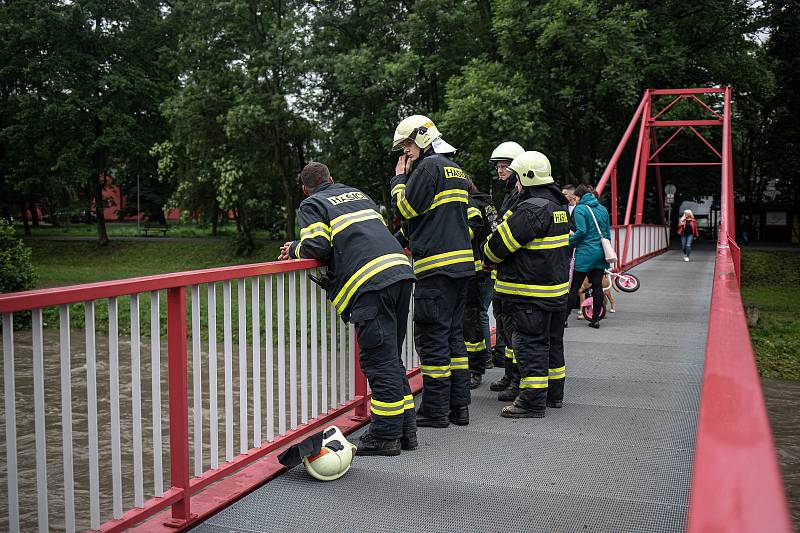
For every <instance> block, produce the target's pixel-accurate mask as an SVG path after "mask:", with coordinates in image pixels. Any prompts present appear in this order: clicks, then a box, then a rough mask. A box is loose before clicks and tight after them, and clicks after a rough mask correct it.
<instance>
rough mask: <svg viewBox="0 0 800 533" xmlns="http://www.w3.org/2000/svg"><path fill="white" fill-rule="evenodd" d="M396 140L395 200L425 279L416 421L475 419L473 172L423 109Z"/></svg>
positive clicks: (418, 297) (418, 321) (419, 299)
mask: <svg viewBox="0 0 800 533" xmlns="http://www.w3.org/2000/svg"><path fill="white" fill-rule="evenodd" d="M392 148H393V149H395V150H399V149H402V150H403V155H402V156H400V158H399V160H398V162H397V167H396V168H395V172H396V175H395V176H394V177H393V178H392V179H391V196H392V203H393V206H394V208H395V209H396V210H397V213H398V215H399V216H400V218H401V219H402V220H404V221H405V224H404V226H405V233H406V235H405V236H406V238H407V239H408V243H409V248H410V249H411V253H412V255H413V259H414V274H416V276H417V279H418V282H417V287H416V289H415V291H414V343H415V346H416V349H417V353H418V354H419V357H420V363H421V364H420V370H421V372H422V383H423V393H422V405H421V406H420V408H419V411H418V412H417V425H418V426H422V427H435V428H444V427H447V426H448V425H449V424H450V422H452V423H453V424H457V425H467V424H469V407H468V406H469V403H470V390H469V381H470V374H469V361H468V358H467V353H466V348H465V346H464V334H463V321H464V304H465V297H466V289H467V281H468V279H469V278H470V277H472V276H474V275H475V262H474V257H473V255H472V246H471V243H470V239H469V230H468V227H467V202H468V192H467V180H466V176H465V175H464V172H463V171H462V170H461V168H459V167H458V165H456V164H455V163H454V162H453V161H452V160H451V159H449V158H448V157H446V156H445V155H443V154H452V153H453V152H455V148H453V147H452V146H450V145H449V144H447V143H446V142H445V141H444V140H443V139H442V138H441V134H440V133H439V130H438V129H436V126H435V125H434V124H433V122H432V121H431V120H430V119H429V118H427V117H425V116H422V115H414V116H411V117H408V118H406V119H404V120H403V121H402V122H400V124H399V125H398V126H397V129H396V130H395V133H394V141H393V143H392Z"/></svg>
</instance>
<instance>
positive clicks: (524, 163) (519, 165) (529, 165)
mask: <svg viewBox="0 0 800 533" xmlns="http://www.w3.org/2000/svg"><path fill="white" fill-rule="evenodd" d="M508 168H510V169H511V170H513V171H514V172H516V173H517V176H518V177H519V181H520V183H522V186H523V187H534V186H536V185H546V184H548V183H553V176H552V174H551V172H550V160H549V159H547V156H546V155H544V154H543V153H541V152H534V151H530V152H523V153H521V154H520V155H518V156H517V157H515V158H514V160H513V161H511V164H510V165H508Z"/></svg>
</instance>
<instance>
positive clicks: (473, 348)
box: [464, 339, 486, 352]
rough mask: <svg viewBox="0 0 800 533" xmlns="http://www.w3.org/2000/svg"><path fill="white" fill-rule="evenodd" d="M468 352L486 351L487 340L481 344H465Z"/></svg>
mask: <svg viewBox="0 0 800 533" xmlns="http://www.w3.org/2000/svg"><path fill="white" fill-rule="evenodd" d="M464 344H465V345H466V346H467V351H468V352H480V351H481V350H485V349H486V339H484V340H482V341H481V342H464Z"/></svg>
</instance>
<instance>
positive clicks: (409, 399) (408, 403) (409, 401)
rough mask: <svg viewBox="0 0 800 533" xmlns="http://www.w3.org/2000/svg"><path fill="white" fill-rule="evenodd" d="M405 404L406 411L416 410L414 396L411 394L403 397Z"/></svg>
mask: <svg viewBox="0 0 800 533" xmlns="http://www.w3.org/2000/svg"><path fill="white" fill-rule="evenodd" d="M403 402H404V403H403V410H404V411H407V410H409V409H413V408H414V396H412V395H411V394H406V395H405V396H403Z"/></svg>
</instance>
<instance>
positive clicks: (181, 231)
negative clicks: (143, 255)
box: [14, 221, 268, 240]
mask: <svg viewBox="0 0 800 533" xmlns="http://www.w3.org/2000/svg"><path fill="white" fill-rule="evenodd" d="M144 224H145V223H144V222H143V223H142V225H141V227H142V228H143V227H144ZM167 225H168V226H169V231H168V232H167V233H166V236H167V237H211V236H212V235H211V226H200V225H198V224H196V223H194V222H187V223H183V222H173V221H170V222H168V223H167ZM14 226H15V228H16V230H17V235H19V236H20V237H24V236H25V235H24V233H25V232H24V229H23V226H22V224H20V223H19V222H17V223H16V224H15V225H14ZM106 231H107V232H108V236H109V237H137V236H141V237H144V236H145V235H144V230H143V229H142V231H141V234H140V235H137V233H136V222H106ZM31 234H32V236H35V237H97V227H96V226H95V225H94V224H64V225H61V226H51V225H49V224H42V225H40V226H39V227H38V228H34V227H31ZM154 235H155V236H161V232H160V231H158V232H155V233H154V232H150V234H149V236H150V237H153V236H154ZM234 235H236V225H235V224H234V223H233V222H228V223H226V224H223V225H221V226H219V228H217V235H216V237H222V238H224V237H233V236H234ZM267 235H268V233H267V231H266V230H258V231H256V232H255V237H256V238H257V239H267V238H268V237H267ZM154 240H156V238H155V237H154Z"/></svg>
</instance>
